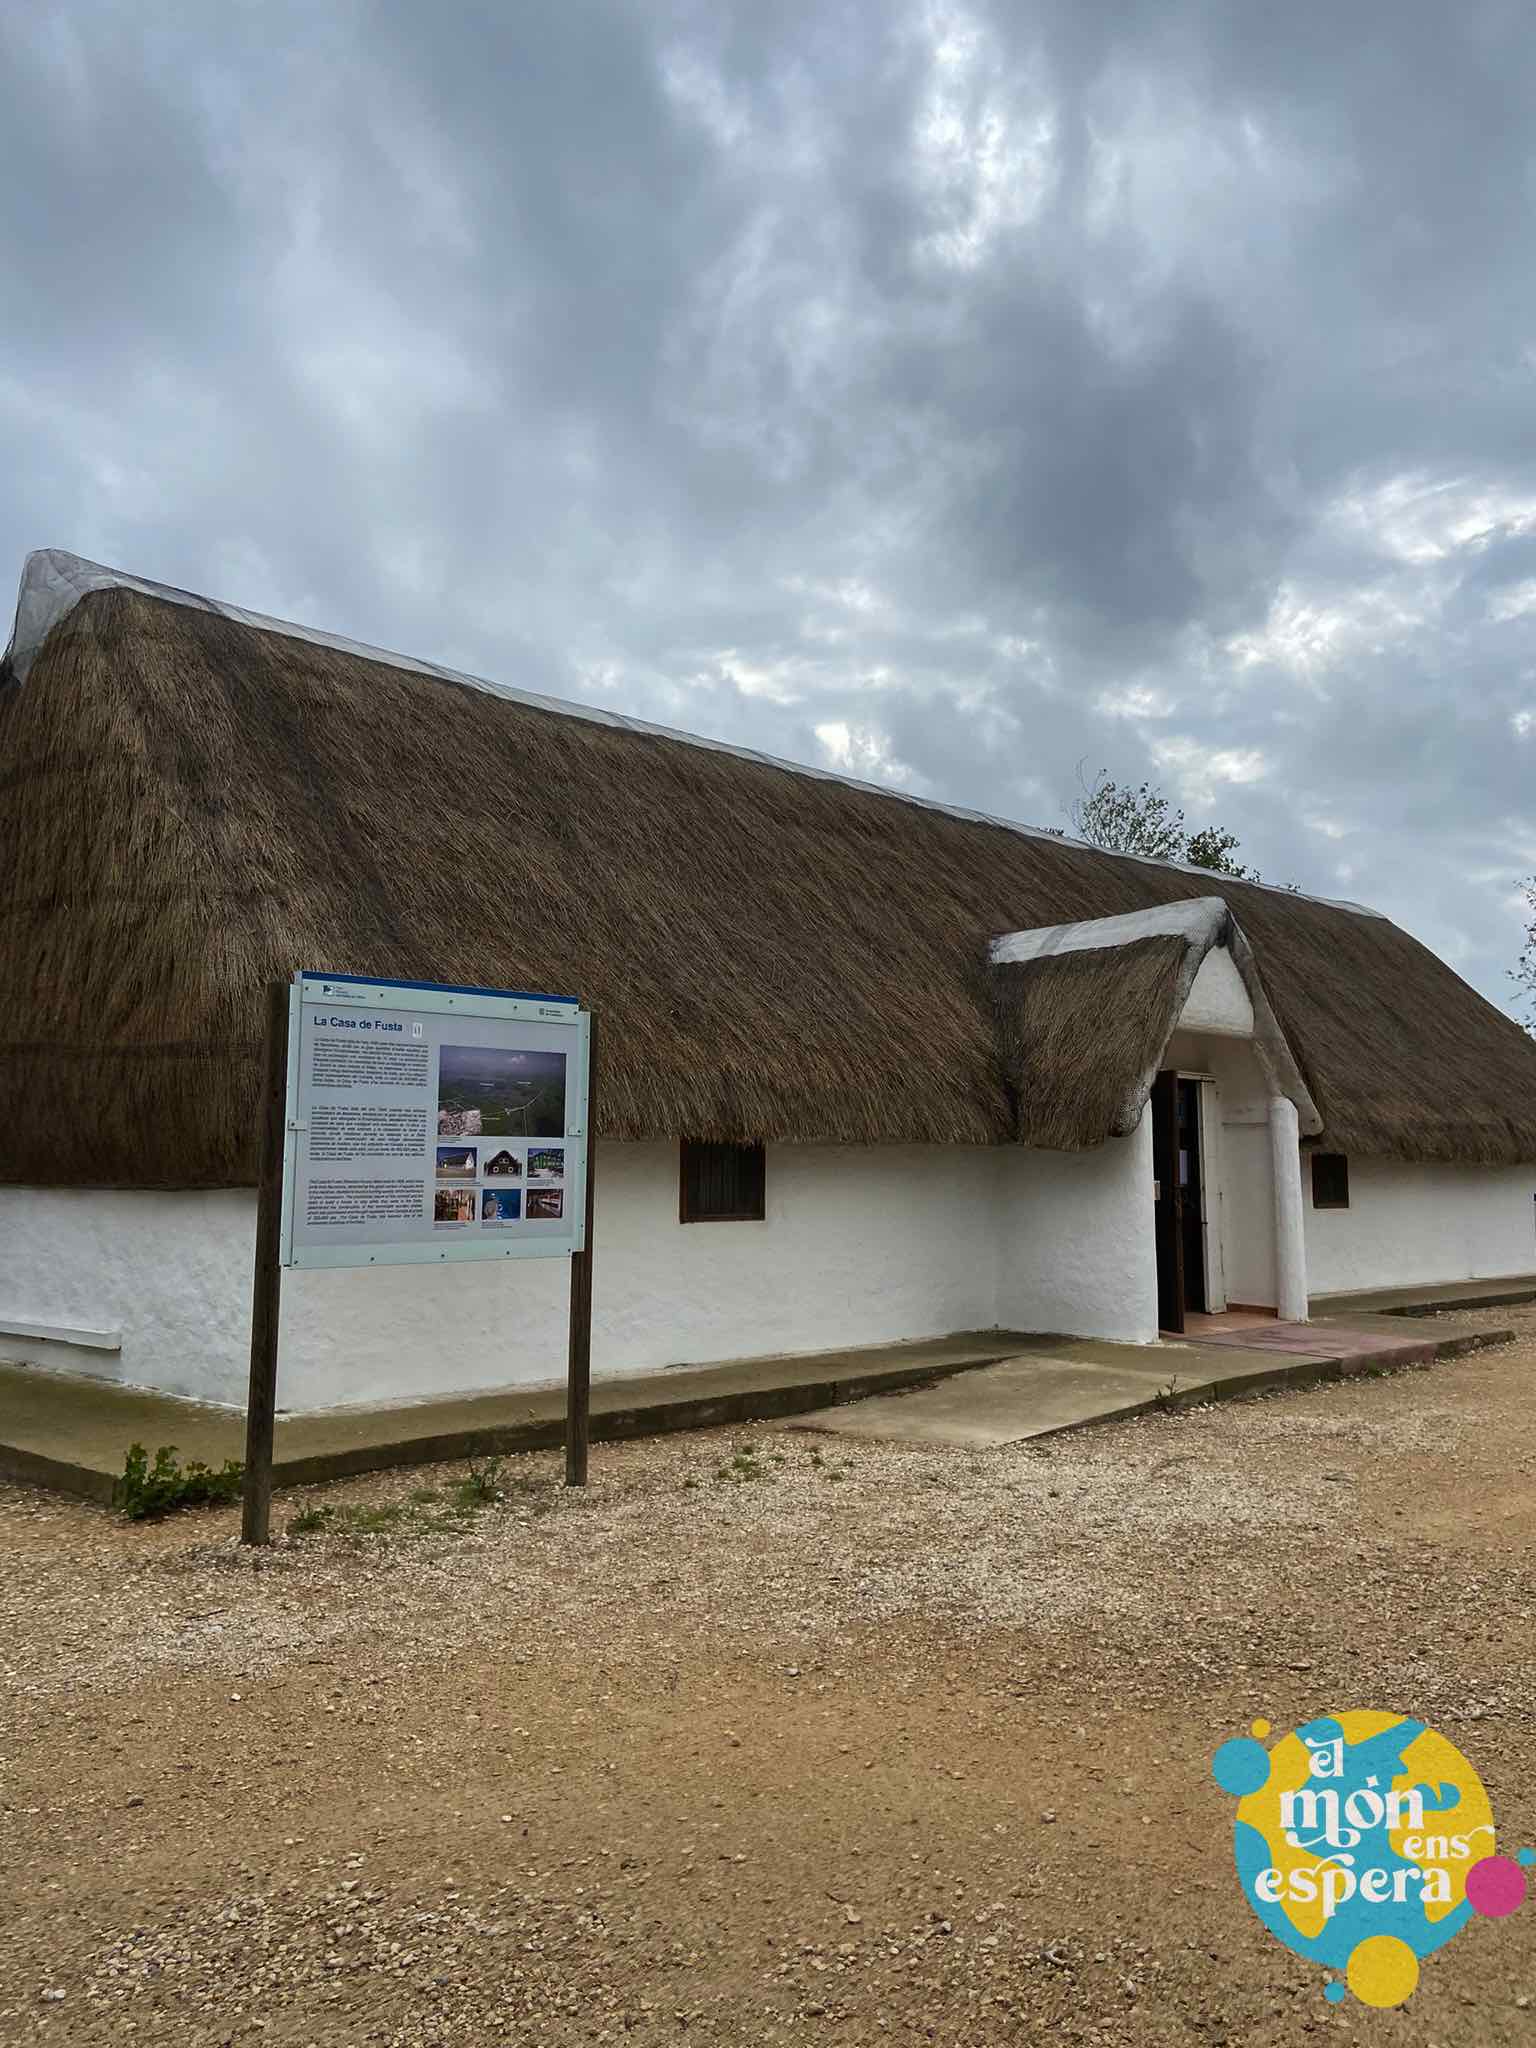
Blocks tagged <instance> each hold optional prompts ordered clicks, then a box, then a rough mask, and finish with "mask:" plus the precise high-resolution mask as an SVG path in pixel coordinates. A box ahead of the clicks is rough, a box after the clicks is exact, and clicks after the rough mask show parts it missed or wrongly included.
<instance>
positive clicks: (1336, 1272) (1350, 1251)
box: [1301, 1154, 1536, 1295]
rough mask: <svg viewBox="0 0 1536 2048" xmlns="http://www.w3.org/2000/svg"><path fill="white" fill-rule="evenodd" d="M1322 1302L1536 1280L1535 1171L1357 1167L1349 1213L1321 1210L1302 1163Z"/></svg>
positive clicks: (1396, 1163)
mask: <svg viewBox="0 0 1536 2048" xmlns="http://www.w3.org/2000/svg"><path fill="white" fill-rule="evenodd" d="M1301 1174H1302V1206H1303V1212H1304V1216H1305V1221H1306V1233H1307V1281H1308V1285H1309V1286H1310V1288H1311V1291H1312V1293H1313V1294H1314V1295H1316V1294H1340V1293H1345V1292H1349V1291H1352V1290H1354V1289H1357V1288H1368V1287H1397V1286H1405V1287H1406V1286H1419V1285H1422V1286H1429V1285H1431V1284H1432V1283H1433V1282H1435V1281H1440V1280H1492V1279H1499V1278H1502V1277H1503V1276H1505V1275H1506V1274H1526V1273H1536V1200H1533V1199H1532V1198H1533V1196H1536V1167H1531V1166H1521V1167H1490V1166H1410V1165H1408V1164H1406V1163H1404V1162H1403V1161H1401V1160H1392V1159H1357V1158H1355V1157H1354V1156H1353V1155H1351V1157H1350V1161H1349V1207H1348V1208H1347V1209H1314V1208H1313V1206H1312V1166H1311V1161H1310V1160H1309V1159H1308V1158H1307V1157H1306V1155H1305V1154H1303V1156H1302V1162H1301Z"/></svg>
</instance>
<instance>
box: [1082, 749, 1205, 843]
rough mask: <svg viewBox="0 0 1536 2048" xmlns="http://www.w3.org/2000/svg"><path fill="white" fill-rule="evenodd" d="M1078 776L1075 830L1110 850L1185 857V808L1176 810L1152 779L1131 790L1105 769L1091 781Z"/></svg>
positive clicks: (1090, 841)
mask: <svg viewBox="0 0 1536 2048" xmlns="http://www.w3.org/2000/svg"><path fill="white" fill-rule="evenodd" d="M1077 779H1078V783H1079V786H1080V787H1081V790H1082V795H1081V796H1079V797H1078V799H1077V800H1076V802H1075V803H1073V804H1071V805H1070V806H1069V807H1068V810H1067V816H1068V817H1069V818H1070V819H1071V820H1072V830H1073V831H1074V832H1075V833H1076V835H1077V837H1078V838H1079V839H1086V840H1087V842H1088V844H1089V845H1090V846H1102V847H1103V848H1104V849H1105V851H1106V852H1108V853H1142V854H1146V855H1148V856H1149V857H1150V858H1151V859H1153V860H1182V859H1183V858H1184V854H1185V848H1186V846H1187V844H1188V840H1187V835H1186V834H1185V831H1184V813H1183V812H1182V811H1176V810H1175V809H1174V807H1173V805H1172V804H1171V803H1170V802H1169V801H1168V799H1167V797H1165V796H1164V795H1163V793H1162V791H1161V790H1160V789H1154V788H1153V787H1152V785H1151V783H1150V782H1144V783H1142V785H1141V787H1140V788H1139V789H1132V788H1131V787H1130V785H1129V784H1128V783H1119V782H1115V781H1114V780H1112V778H1111V776H1110V774H1109V771H1108V770H1107V769H1105V768H1101V769H1100V770H1099V772H1098V774H1097V775H1096V776H1095V777H1094V778H1093V780H1092V782H1088V781H1085V780H1084V777H1083V771H1082V768H1081V766H1079V768H1078V771H1077Z"/></svg>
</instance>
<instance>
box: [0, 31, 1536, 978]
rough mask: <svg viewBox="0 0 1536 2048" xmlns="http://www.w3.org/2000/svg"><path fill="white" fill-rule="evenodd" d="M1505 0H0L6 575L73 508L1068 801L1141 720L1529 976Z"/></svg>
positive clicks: (1238, 790) (1518, 241)
mask: <svg viewBox="0 0 1536 2048" xmlns="http://www.w3.org/2000/svg"><path fill="white" fill-rule="evenodd" d="M1533 91H1536V25H1533V23H1532V20H1531V17H1530V14H1529V10H1528V7H1527V6H1525V5H1524V4H1522V0H1507V4H1506V0H1460V4H1458V5H1457V6H1456V7H1454V8H1452V7H1448V6H1446V5H1444V4H1443V0H1350V4H1349V5H1347V6H1341V5H1339V4H1338V0H1290V4H1289V5H1288V6H1285V7H1277V6H1274V5H1272V4H1270V0H1262V4H1259V0H1095V4H1093V5H1087V4H1084V0H991V4H976V5H971V6H959V5H956V6H951V5H943V4H939V5H916V6H908V5H905V4H903V0H880V4H878V5H877V4H874V0H804V4H801V0H706V4H699V5H690V4H671V0H644V4H641V0H634V4H626V0H601V4H600V0H560V4H558V5H557V4H554V0H550V4H534V0H478V4H456V0H439V4H437V5H434V6H432V7H427V6H424V5H420V4H417V0H392V4H386V0H380V4H376V5H352V4H348V0H327V4H326V5H324V6H322V7H316V6H314V5H313V4H312V0H302V4H293V5H289V4H285V0H260V4H256V0H246V4H239V0H229V4H226V5H222V6H220V7H217V8H211V7H209V8H205V7H200V6H196V5H191V4H186V0H179V4H177V5H174V6H161V5H156V4H155V0H121V4H105V0H103V4H100V5H91V4H77V5H63V6H57V7H54V6H49V5H47V4H46V0H37V4H34V5H31V6H27V7H20V8H13V9H9V10H6V11H5V15H4V18H3V21H0V132H3V133H4V134H5V136H6V139H7V162H8V168H7V171H6V175H5V177H4V179H3V180H0V279H3V284H4V304H5V330H6V345H5V347H4V349H3V351H0V466H3V473H4V475H5V478H6V489H5V492H4V494H3V499H0V574H3V575H4V576H5V577H6V578H7V579H8V580H13V579H14V577H15V576H16V575H17V574H19V571H20V567H21V562H22V558H23V556H24V555H25V554H26V552H27V551H28V550H29V549H30V548H34V547H40V546H60V547H66V548H70V549H73V550H74V551H75V552H77V553H80V554H84V555H88V556H91V557H93V558H95V559H97V560H100V561H106V562H111V563H115V564H118V565H121V566H124V567H128V568H131V569H133V570H135V571H137V572H138V573H140V574H142V575H147V576H152V577H156V578H159V579H161V580H164V581H167V582H172V583H178V584H182V585H185V586H188V587H191V588H193V589H196V590H200V591H205V592H208V593H210V594H213V595H216V596H220V597H224V598H227V599H230V600H232V601H234V602H237V603H240V604H244V605H249V606H253V607H255V608H257V609H260V610H264V611H269V612H275V613H278V614H280V615H282V616H285V617H289V618H295V619H302V620H305V621H307V622H309V623H311V624H314V625H318V626H322V627H325V628H328V629H331V630H334V631H337V632H341V633H346V634H351V635H354V636H356V637H358V638H361V639H366V640H370V641H374V642H377V643H380V644H382V645H385V646H389V647H395V648H399V649H403V650H405V651H408V652H410V653H413V654H419V655H424V656H428V657H431V658H434V659H437V660H443V661H447V662H450V663H452V664H454V665H456V666H459V667H462V668H468V669H471V670H473V671H475V672H477V673H480V674H484V675H488V676H491V677H493V678H495V679H498V680H501V681H505V682H512V683H518V684H521V685H523V686H525V687H530V688H537V689H544V690H550V691H554V692H556V693H558V694H562V695H568V696H576V697H582V698H587V699H590V700H592V701H595V702H599V703H606V704H613V705H616V706H619V707H621V708H624V709H626V710H630V711H632V712H634V713H636V714H637V715H640V716H644V717H649V718H654V719H658V720H661V721H663V722H665V723H668V724H672V725H677V726H682V727H685V728H689V729H692V730H695V731H698V732H703V733H710V734H715V735H719V736H722V737H725V738H728V739H732V740H736V741H739V742H742V743H744V744H749V745H752V746H757V747H761V748H764V749H767V750H769V751H772V752H774V753H778V754H781V755H785V756H788V757H791V758H794V759H796V760H801V761H808V762H814V763H818V764H822V765H836V766H839V767H843V768H846V769H848V770H850V771H851V772H854V773H857V774H860V775H864V776H868V777H870V778H871V779H874V780H879V781H884V782H888V783H890V784H892V785H894V786H896V787H899V788H903V789H906V790H910V791H913V792H915V793H918V794H922V795H927V796H933V797H938V798H940V799H943V800H946V801H951V802H956V803H961V804H966V805H972V806H976V807H979V808H983V809H988V810H993V811H998V812H1002V813H1005V814H1007V815H1010V816H1013V817H1017V818H1022V819H1025V820H1028V821H1032V822H1035V823H1042V824H1061V823H1062V822H1064V817H1063V810H1064V806H1065V805H1066V804H1067V803H1068V802H1069V801H1070V799H1071V798H1072V796H1073V795H1074V793H1075V790H1076V782H1077V774H1078V767H1079V764H1080V763H1082V764H1085V767H1086V771H1087V772H1089V773H1091V772H1092V771H1093V770H1096V769H1098V768H1100V767H1103V768H1107V769H1108V770H1109V771H1110V772H1111V773H1112V774H1114V775H1116V776H1117V777H1120V778H1128V779H1130V780H1133V781H1140V780H1141V779H1142V778H1143V777H1147V778H1150V779H1152V780H1153V781H1155V782H1157V783H1159V784H1161V785H1162V786H1163V787H1164V788H1165V789H1167V790H1168V792H1169V793H1170V795H1172V796H1173V797H1174V798H1175V799H1176V800H1177V801H1178V802H1180V803H1181V804H1182V805H1183V806H1184V808H1185V810H1186V812H1187V813H1188V816H1189V819H1190V822H1191V823H1192V824H1202V823H1207V822H1213V821H1214V822H1218V823H1220V824H1223V825H1225V826H1228V827H1230V828H1231V829H1233V830H1235V831H1236V832H1237V833H1238V834H1239V835H1240V837H1241V840H1242V844H1243V848H1244V851H1245V853H1246V855H1247V856H1248V857H1249V858H1250V859H1251V860H1253V861H1254V862H1256V863H1257V865H1258V866H1259V868H1260V869H1261V871H1262V872H1263V873H1264V874H1265V876H1266V877H1269V878H1273V879H1279V880H1294V881H1296V882H1298V883H1300V884H1301V885H1302V886H1303V887H1304V888H1307V889H1309V890H1313V891H1316V892H1319V893H1322V894H1326V895H1338V896H1349V897H1353V898H1356V899H1358V900H1361V901H1364V902H1368V903H1371V904H1374V905H1376V906H1377V907H1378V908H1380V909H1382V910H1385V911H1386V912H1387V913H1388V914H1389V915H1391V916H1392V917H1395V918H1396V919H1398V920H1399V921H1400V922H1401V923H1403V924H1405V925H1407V926H1408V927H1409V928H1410V929H1411V930H1413V931H1414V932H1416V933H1418V934H1419V935H1420V936H1421V937H1423V938H1424V939H1426V940H1427V941H1428V942H1429V943H1430V944H1431V945H1433V946H1435V947H1436V948H1437V949H1438V950H1439V951H1441V952H1442V953H1444V954H1445V955H1446V956H1447V957H1448V958H1449V959H1450V960H1451V961H1452V963H1453V964H1454V965H1455V966H1456V967H1457V968H1458V969H1459V970H1460V971H1461V972H1462V973H1463V974H1465V975H1466V976H1467V977H1468V979H1469V980H1471V981H1473V982H1474V983H1476V985H1477V986H1478V987H1480V988H1481V989H1482V990H1483V991H1484V992H1485V993H1486V994H1488V995H1489V996H1490V997H1491V998H1492V999H1493V1000H1495V1001H1496V1002H1498V1003H1500V1004H1501V1005H1507V1004H1508V1003H1509V1000H1510V998H1511V995H1512V993H1513V990H1512V986H1511V984H1510V983H1509V981H1508V979H1507V969H1508V968H1509V967H1510V966H1511V965H1512V963H1513V960H1514V957H1515V955H1516V952H1517V950H1518V946H1519V937H1520V919H1519V916H1518V898H1517V892H1516V889H1515V882H1516V878H1517V877H1518V876H1519V875H1521V874H1523V873H1527V872H1530V871H1531V870H1532V869H1536V403H1533V401H1536V264H1533V263H1532V261H1531V253H1530V252H1531V230H1532V216H1533V201H1536V157H1533V152H1532V145H1531V140H1530V137H1531V133H1532V129H1531V121H1530V112H1529V110H1530V105H1531V99H1532V94H1533Z"/></svg>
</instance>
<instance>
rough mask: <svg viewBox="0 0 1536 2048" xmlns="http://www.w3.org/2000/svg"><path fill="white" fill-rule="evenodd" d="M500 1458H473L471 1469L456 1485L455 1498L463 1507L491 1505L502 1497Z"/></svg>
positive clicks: (470, 1464) (470, 1462) (470, 1463)
mask: <svg viewBox="0 0 1536 2048" xmlns="http://www.w3.org/2000/svg"><path fill="white" fill-rule="evenodd" d="M501 1467H502V1460H501V1459H500V1458H473V1457H472V1458H471V1459H470V1461H469V1471H468V1472H467V1474H466V1475H465V1476H464V1478H462V1479H460V1480H459V1481H457V1483H456V1484H455V1486H454V1489H453V1492H454V1498H455V1499H456V1500H457V1501H458V1502H459V1504H460V1506H462V1507H477V1508H482V1507H489V1506H490V1505H491V1503H492V1502H493V1501H498V1500H500V1499H501Z"/></svg>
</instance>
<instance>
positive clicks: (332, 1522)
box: [287, 1457, 551, 1537]
mask: <svg viewBox="0 0 1536 2048" xmlns="http://www.w3.org/2000/svg"><path fill="white" fill-rule="evenodd" d="M546 1491H547V1489H546V1488H544V1487H541V1485H540V1484H539V1482H538V1481H537V1480H536V1479H524V1478H516V1479H509V1478H508V1477H507V1476H506V1472H505V1469H504V1461H503V1460H502V1459H501V1458H485V1459H481V1458H478V1457H472V1458H471V1459H470V1460H469V1470H468V1471H467V1472H466V1473H465V1475H464V1477H463V1478H462V1479H455V1480H453V1481H452V1482H451V1483H450V1484H449V1485H448V1486H446V1487H443V1486H414V1487H412V1489H411V1491H410V1492H409V1493H408V1494H407V1495H406V1496H405V1498H404V1500H394V1501H375V1502H370V1503H366V1504H361V1505H357V1506H352V1505H350V1504H342V1505H332V1504H330V1503H323V1504H317V1505H316V1506H314V1507H308V1508H304V1509H301V1511H300V1512H299V1513H298V1514H296V1515H295V1516H293V1518H292V1519H291V1520H290V1521H289V1523H288V1532H287V1533H288V1534H289V1535H290V1536H320V1535H332V1536H348V1537H362V1536H382V1535H387V1534H388V1533H389V1532H390V1531H392V1530H398V1531H400V1532H401V1533H403V1534H407V1535H417V1534H419V1535H433V1534H435V1535H440V1536H462V1535H463V1534H464V1532H465V1530H466V1529H468V1528H469V1527H470V1525H471V1524H472V1523H473V1521H474V1519H475V1517H476V1516H477V1515H478V1514H480V1513H481V1512H482V1511H483V1510H485V1509H486V1508H492V1507H501V1506H505V1505H506V1503H507V1502H508V1501H509V1500H510V1499H511V1498H512V1496H513V1495H514V1494H518V1495H523V1496H525V1497H526V1496H534V1495H539V1496H542V1495H543V1494H544V1493H545V1492H546ZM527 1504H528V1506H529V1507H530V1508H531V1511H532V1512H533V1513H534V1514H541V1513H544V1512H546V1511H547V1509H548V1508H549V1506H550V1504H551V1503H550V1502H549V1501H548V1500H545V1499H543V1498H539V1499H537V1500H535V1499H531V1498H530V1499H529V1500H528V1502H527Z"/></svg>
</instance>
